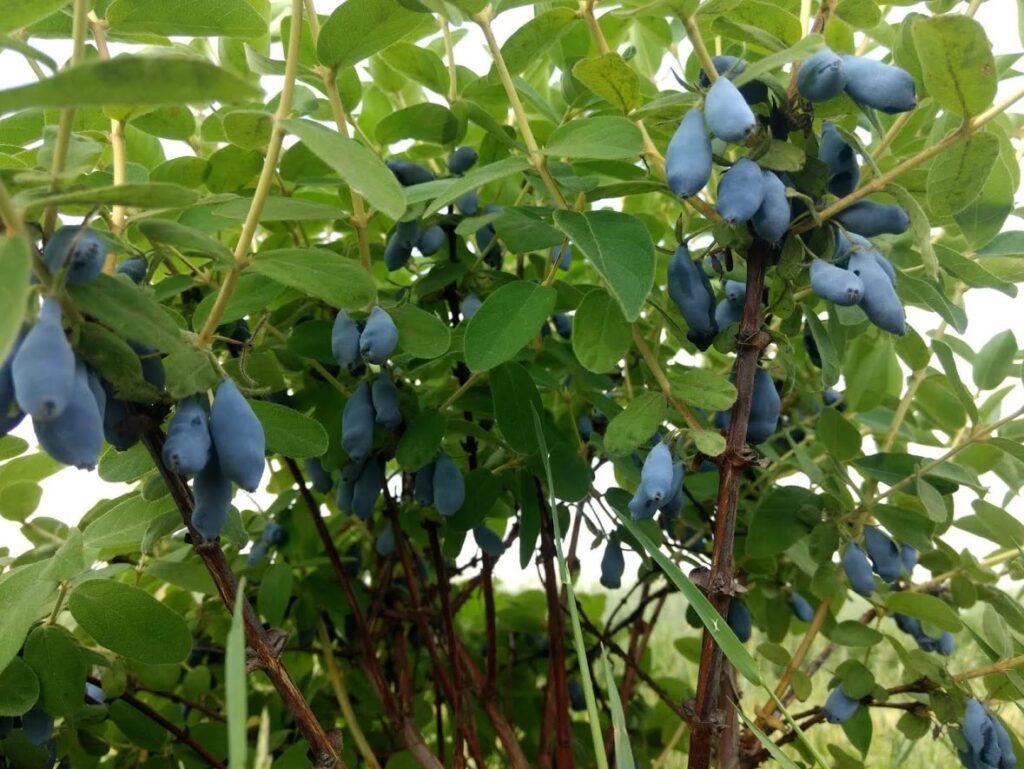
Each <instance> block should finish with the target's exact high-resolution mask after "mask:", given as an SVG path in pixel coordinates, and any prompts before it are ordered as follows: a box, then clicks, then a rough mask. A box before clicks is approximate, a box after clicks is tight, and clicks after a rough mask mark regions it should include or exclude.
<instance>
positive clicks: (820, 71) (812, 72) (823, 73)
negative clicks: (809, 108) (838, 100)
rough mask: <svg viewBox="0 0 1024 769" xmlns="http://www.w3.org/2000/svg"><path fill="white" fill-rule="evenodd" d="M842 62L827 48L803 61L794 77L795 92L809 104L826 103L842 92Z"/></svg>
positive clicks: (844, 79) (843, 74)
mask: <svg viewBox="0 0 1024 769" xmlns="http://www.w3.org/2000/svg"><path fill="white" fill-rule="evenodd" d="M845 87H846V74H845V73H844V72H843V61H842V59H840V58H839V57H838V56H837V55H836V54H835V52H834V51H833V50H832V49H831V48H829V47H828V46H826V47H824V48H822V49H821V50H820V51H818V52H817V53H816V54H814V55H813V56H811V57H809V58H807V59H804V61H803V63H802V64H801V65H800V71H799V72H798V73H797V76H796V90H797V93H799V94H800V95H801V96H802V97H804V98H805V99H807V101H810V102H819V101H828V100H829V99H834V98H835V97H837V96H838V95H839V94H841V93H842V92H843V88H845Z"/></svg>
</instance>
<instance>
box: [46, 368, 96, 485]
mask: <svg viewBox="0 0 1024 769" xmlns="http://www.w3.org/2000/svg"><path fill="white" fill-rule="evenodd" d="M32 426H33V427H34V428H35V432H36V438H37V439H38V441H39V445H40V446H42V448H43V450H44V451H45V452H46V453H47V454H49V455H50V456H51V457H53V458H54V459H56V460H57V461H58V462H60V463H62V464H65V465H71V466H73V467H77V468H79V469H81V470H92V469H93V468H94V467H96V462H97V460H98V459H99V457H100V450H101V449H102V448H103V416H102V414H101V413H100V408H99V404H98V403H97V402H96V396H95V395H94V394H93V392H92V390H91V389H90V387H89V375H88V372H87V371H86V368H85V364H83V363H78V364H77V365H76V366H75V374H74V384H73V386H72V390H71V398H70V400H69V401H68V405H67V407H66V408H65V409H64V410H63V411H61V412H60V414H58V415H57V416H56V417H54V418H53V419H46V420H33V422H32Z"/></svg>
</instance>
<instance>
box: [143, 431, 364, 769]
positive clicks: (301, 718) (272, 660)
mask: <svg viewBox="0 0 1024 769" xmlns="http://www.w3.org/2000/svg"><path fill="white" fill-rule="evenodd" d="M142 441H143V444H144V445H145V446H146V449H147V450H148V451H149V454H150V457H151V458H152V459H153V463H154V464H155V465H156V467H157V469H158V470H159V472H160V475H161V477H163V479H164V483H165V484H166V485H167V488H168V489H169V490H170V492H171V497H172V498H173V499H174V502H175V504H176V505H177V507H178V511H179V512H180V513H181V518H182V520H183V521H184V523H185V527H186V528H187V529H188V532H189V535H190V536H191V538H192V542H193V543H194V545H193V547H194V549H195V552H196V554H197V555H198V556H199V557H200V558H201V559H202V561H203V563H204V564H205V566H206V569H207V571H209V572H210V576H211V577H212V578H213V583H214V585H216V587H217V592H218V593H219V594H220V597H221V600H223V601H224V604H225V606H227V607H228V609H229V610H233V609H234V606H235V601H236V597H237V595H238V581H237V580H236V579H235V575H234V573H233V572H232V571H231V567H230V566H229V565H228V562H227V559H226V558H225V557H224V553H223V552H221V549H220V547H218V546H217V545H216V543H211V542H205V541H204V540H203V536H202V534H200V533H199V531H198V530H196V529H195V527H193V526H192V505H193V501H192V492H191V490H190V489H189V488H188V486H187V485H186V484H185V481H184V479H183V478H182V477H181V476H179V475H176V474H175V473H172V472H171V471H170V469H169V468H168V467H167V465H165V464H164V461H163V456H162V450H163V443H164V434H163V432H162V431H161V430H160V428H159V427H153V428H151V429H150V430H149V431H147V432H146V433H145V434H144V435H143V436H142ZM242 616H243V620H244V623H245V638H246V643H247V644H248V645H249V647H250V648H251V649H252V650H253V651H254V652H255V654H256V657H257V658H258V659H259V662H260V665H261V667H262V668H263V670H264V671H265V672H266V674H267V676H268V677H269V678H270V680H271V682H272V683H273V684H274V688H275V689H277V692H278V694H279V695H280V696H281V699H282V700H283V702H284V704H285V707H287V708H288V710H289V711H290V712H291V713H292V715H293V716H294V717H295V722H296V725H297V726H298V728H299V731H300V732H301V733H302V736H303V738H304V739H305V740H306V742H307V743H308V744H309V747H310V750H311V751H312V753H313V756H314V765H315V766H318V767H344V766H345V764H344V762H343V761H342V760H341V758H340V757H339V756H338V754H337V752H336V751H335V748H334V743H333V742H332V740H331V739H330V737H329V736H328V735H327V732H326V731H324V728H323V727H322V726H321V725H320V722H319V721H318V720H317V718H316V716H315V715H314V714H313V711H312V710H311V709H310V707H309V703H307V702H306V699H305V697H303V696H302V692H301V691H299V688H298V687H297V686H296V685H295V682H294V681H293V680H292V677H291V676H290V675H289V674H288V670H287V669H286V668H285V667H284V665H283V664H282V662H281V659H280V657H279V655H278V651H277V649H276V648H275V646H274V644H273V642H272V641H271V639H270V637H269V636H268V634H267V631H266V630H265V629H264V627H263V623H262V622H260V618H259V616H258V615H257V614H256V611H255V610H254V609H253V608H252V605H251V604H250V603H249V601H248V600H246V599H245V598H244V597H243V599H242Z"/></svg>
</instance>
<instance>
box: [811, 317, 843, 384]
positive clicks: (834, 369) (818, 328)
mask: <svg viewBox="0 0 1024 769" xmlns="http://www.w3.org/2000/svg"><path fill="white" fill-rule="evenodd" d="M804 319H805V321H806V322H807V325H808V326H810V329H811V336H812V337H814V344H815V345H817V347H818V354H819V355H820V356H821V383H822V384H823V385H824V386H825V387H831V386H832V385H834V384H835V383H836V382H838V381H839V375H840V374H841V373H842V369H841V367H840V365H839V355H838V354H837V353H836V348H835V345H833V344H832V337H830V336H829V335H828V331H826V330H825V325H824V324H823V323H822V322H821V320H820V319H819V318H818V316H817V315H815V314H814V313H813V312H812V311H811V310H810V309H808V308H807V307H805V308H804Z"/></svg>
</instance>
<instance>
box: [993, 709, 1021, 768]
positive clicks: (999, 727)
mask: <svg viewBox="0 0 1024 769" xmlns="http://www.w3.org/2000/svg"><path fill="white" fill-rule="evenodd" d="M988 720H989V722H990V723H991V724H992V730H993V731H994V732H995V734H996V744H997V745H998V746H999V752H1000V754H1001V755H1000V760H999V769H1014V767H1016V766H1017V757H1016V756H1015V755H1014V754H1013V743H1012V742H1011V741H1010V734H1009V732H1007V731H1006V727H1005V726H1003V723H1002V721H1000V720H999V719H998V718H996V717H995V716H994V715H992V714H991V713H989V716H988Z"/></svg>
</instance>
